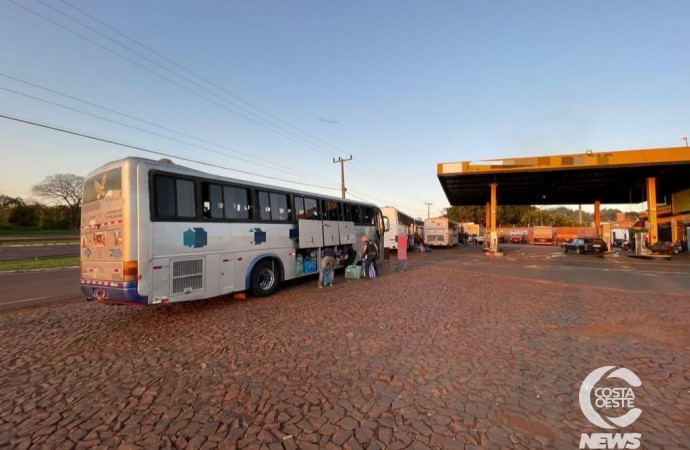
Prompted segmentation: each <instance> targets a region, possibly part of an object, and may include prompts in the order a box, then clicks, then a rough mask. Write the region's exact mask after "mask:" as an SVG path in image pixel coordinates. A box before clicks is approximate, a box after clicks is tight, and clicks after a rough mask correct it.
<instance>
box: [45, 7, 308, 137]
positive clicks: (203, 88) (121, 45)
mask: <svg viewBox="0 0 690 450" xmlns="http://www.w3.org/2000/svg"><path fill="white" fill-rule="evenodd" d="M36 1H37V2H39V3H41V4H42V5H44V6H47V7H48V8H50V9H52V10H53V11H55V12H57V13H58V14H60V15H62V16H64V17H67V18H68V19H70V20H72V21H74V22H76V23H78V24H79V25H81V26H83V27H85V28H87V29H89V30H91V31H93V32H94V33H96V34H98V35H100V36H102V37H104V38H106V39H107V40H109V41H110V42H113V43H115V44H117V45H119V46H120V47H122V48H124V49H125V50H129V51H130V52H132V53H134V54H135V55H137V56H139V57H140V58H143V59H145V60H146V61H148V62H150V63H152V64H155V65H156V66H158V67H160V68H161V69H163V70H165V71H167V72H170V73H171V74H173V75H175V76H177V77H179V78H181V79H183V80H185V81H186V82H187V83H189V84H191V85H193V86H196V87H198V88H199V89H202V90H204V91H206V92H208V93H209V94H211V95H213V96H215V97H217V98H219V99H221V100H223V101H225V102H227V103H230V104H231V105H233V106H235V107H236V108H239V109H240V110H242V111H244V112H246V113H247V114H251V115H252V116H254V117H256V118H257V119H259V120H262V121H264V122H266V123H268V124H270V125H271V126H274V127H276V128H278V129H279V130H281V131H284V132H285V133H288V134H290V135H292V136H294V137H295V138H297V139H300V140H302V141H304V142H307V144H310V145H311V143H309V142H308V141H306V140H304V139H303V138H302V137H300V136H298V135H296V134H294V133H292V132H290V131H288V130H286V129H284V128H282V127H279V126H278V125H276V124H274V123H273V122H271V121H270V120H266V119H264V118H263V117H261V116H259V115H257V114H254V113H253V112H251V111H249V110H247V109H246V108H243V107H242V106H240V105H238V104H236V103H233V102H231V101H229V100H227V99H225V98H223V97H221V96H220V95H218V94H216V93H215V92H213V91H211V90H209V89H206V88H205V87H203V86H201V85H199V84H197V83H195V82H194V81H192V80H190V79H188V78H185V77H183V76H182V75H180V74H179V73H177V72H174V71H172V70H170V69H168V68H167V67H165V66H163V65H161V64H159V63H157V62H156V61H153V60H152V59H151V58H148V57H146V56H144V55H142V54H141V53H139V52H137V51H135V50H132V49H131V48H130V47H128V46H126V45H124V44H122V43H120V42H118V41H116V40H114V39H112V38H111V37H109V36H107V35H105V34H103V33H101V32H100V31H98V30H96V29H94V28H92V27H90V26H88V25H86V24H85V23H84V22H81V21H79V20H77V19H75V18H74V17H72V16H70V15H69V14H66V13H64V12H62V11H60V10H59V9H57V8H55V7H54V6H51V5H49V4H47V3H46V2H44V1H43V0H36ZM69 6H72V5H69Z"/></svg>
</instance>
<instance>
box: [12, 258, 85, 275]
mask: <svg viewBox="0 0 690 450" xmlns="http://www.w3.org/2000/svg"><path fill="white" fill-rule="evenodd" d="M78 265H79V256H69V257H67V258H48V259H20V260H17V261H0V272H2V271H7V270H32V269H59V268H61V267H74V266H78Z"/></svg>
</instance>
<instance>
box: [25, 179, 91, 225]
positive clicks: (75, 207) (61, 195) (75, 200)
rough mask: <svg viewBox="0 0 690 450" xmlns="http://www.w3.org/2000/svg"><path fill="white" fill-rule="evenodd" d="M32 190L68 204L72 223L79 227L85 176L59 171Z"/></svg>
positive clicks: (39, 195)
mask: <svg viewBox="0 0 690 450" xmlns="http://www.w3.org/2000/svg"><path fill="white" fill-rule="evenodd" d="M31 191H32V192H33V193H34V194H35V195H37V196H38V197H43V198H46V199H49V200H53V201H57V202H59V203H62V204H65V205H67V207H68V208H69V212H70V224H71V225H72V226H73V227H75V228H78V227H79V215H80V211H81V199H82V195H83V192H84V177H81V176H78V175H73V174H71V173H58V174H55V175H51V176H49V177H47V178H46V179H44V180H43V181H41V182H40V183H38V184H36V185H34V186H33V187H32V188H31Z"/></svg>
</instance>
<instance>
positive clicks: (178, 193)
mask: <svg viewBox="0 0 690 450" xmlns="http://www.w3.org/2000/svg"><path fill="white" fill-rule="evenodd" d="M175 181H176V186H175V197H176V198H175V199H176V200H177V217H196V202H195V201H194V182H193V181H190V180H179V179H178V180H175Z"/></svg>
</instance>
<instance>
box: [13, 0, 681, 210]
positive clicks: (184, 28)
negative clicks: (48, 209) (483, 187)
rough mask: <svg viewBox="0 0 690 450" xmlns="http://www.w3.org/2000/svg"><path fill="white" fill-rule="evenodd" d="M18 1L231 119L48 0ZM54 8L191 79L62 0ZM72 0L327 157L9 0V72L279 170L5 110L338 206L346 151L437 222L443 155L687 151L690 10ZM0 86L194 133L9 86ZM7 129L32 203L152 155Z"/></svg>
mask: <svg viewBox="0 0 690 450" xmlns="http://www.w3.org/2000/svg"><path fill="white" fill-rule="evenodd" d="M17 1H18V2H20V3H21V4H22V5H23V6H25V7H27V8H30V9H32V10H34V11H36V12H38V13H40V14H42V15H44V16H45V17H48V18H50V19H51V20H54V21H56V22H58V23H60V24H62V25H64V26H66V27H68V28H70V29H73V30H75V31H78V32H79V33H81V34H83V35H85V36H88V37H89V38H90V39H93V40H94V41H97V42H98V43H100V44H101V45H104V46H106V47H108V48H111V49H112V50H114V51H117V52H118V53H121V54H122V55H126V56H127V57H128V58H131V59H132V60H135V61H137V62H139V63H141V64H142V65H145V66H147V67H150V68H151V69H152V70H155V71H157V72H159V73H161V74H165V76H166V77H169V78H174V79H176V80H178V81H179V83H181V84H183V85H185V86H189V87H190V89H192V90H195V91H198V92H200V93H203V94H204V95H206V96H207V97H210V98H214V100H215V101H217V102H219V103H221V104H225V105H227V107H228V108H230V109H236V108H235V107H234V106H232V105H230V104H227V103H224V102H223V101H222V100H219V99H217V98H215V97H212V96H211V95H210V94H208V93H205V92H203V91H201V90H199V89H197V88H195V87H193V86H191V85H188V84H187V83H186V82H185V81H183V80H181V79H179V78H176V77H175V76H174V75H171V74H169V73H166V72H165V71H163V70H162V69H160V68H158V67H156V66H154V65H151V64H150V63H148V62H146V61H145V60H142V59H141V58H139V57H138V56H136V55H134V54H133V53H131V52H129V51H127V50H125V49H123V48H122V47H119V46H117V45H116V44H113V43H112V42H109V41H107V40H105V39H104V38H102V37H101V36H99V35H97V34H95V33H93V32H92V31H90V30H88V29H86V28H84V27H82V26H81V25H79V24H77V23H75V22H73V21H71V20H70V19H68V18H66V17H65V16H62V15H60V14H58V13H57V12H56V11H54V10H52V9H50V8H48V7H46V6H45V5H44V4H41V3H39V2H38V1H36V0H17ZM42 1H43V2H45V3H47V4H49V5H51V6H53V7H54V8H56V9H58V10H60V11H63V12H64V13H66V14H69V15H72V16H73V17H75V18H77V19H78V20H80V21H82V22H84V23H86V24H88V25H89V26H91V27H93V28H95V29H98V30H99V31H101V32H103V33H106V34H108V35H109V36H111V37H112V38H113V39H116V40H118V41H119V42H122V43H123V44H126V45H128V46H130V47H132V48H134V49H136V50H137V51H139V52H141V53H143V54H146V55H147V56H150V57H152V58H154V59H155V60H156V61H159V62H160V63H161V64H164V65H166V66H167V67H169V68H171V69H174V70H176V71H177V72H179V73H181V74H184V72H182V71H181V70H180V69H178V68H176V67H175V66H171V65H170V64H168V63H167V62H165V61H164V60H161V59H159V58H157V57H156V56H155V55H152V54H151V53H149V52H147V51H146V50H144V49H142V48H140V47H137V46H136V45H135V44H133V43H132V42H130V41H127V40H126V39H124V38H122V37H121V36H119V35H117V34H116V33H114V32H112V31H111V30H108V29H107V28H105V27H103V26H102V25H100V24H98V23H97V22H94V21H93V20H92V19H90V18H88V17H86V16H84V15H82V14H81V13H79V12H77V11H76V10H74V9H72V8H70V7H69V6H68V5H66V4H65V3H62V2H61V1H60V0H42ZM67 1H69V2H70V3H71V4H73V5H75V6H77V7H78V8H80V9H82V10H84V11H85V12H87V13H89V14H91V15H93V16H94V17H97V18H99V19H101V20H103V21H104V22H106V23H108V24H109V25H111V26H113V27H115V28H116V29H118V30H120V31H122V32H123V33H125V34H127V35H128V36H130V37H132V38H134V39H136V40H138V41H140V42H142V43H144V44H145V45H147V46H149V47H151V48H152V49H154V50H156V51H157V52H160V53H161V54H163V55H165V56H166V57H168V58H170V59H171V60H173V61H175V62H177V63H179V64H181V65H182V66H184V67H186V68H188V69H190V70H192V71H194V72H195V73H198V74H200V75H202V76H203V77H205V78H206V79H208V80H210V81H212V82H214V83H216V84H217V85H219V86H221V87H223V88H224V89H226V90H228V91H230V92H232V93H233V94H234V95H236V96H238V97H240V98H242V99H244V100H246V101H248V102H250V103H251V104H253V105H256V106H259V107H260V108H262V109H263V110H265V111H267V112H269V113H271V114H272V115H273V116H275V117H278V118H280V119H281V120H283V121H285V122H287V123H289V124H290V125H292V126H294V127H296V128H297V129H299V130H300V131H296V130H294V129H291V128H288V127H287V126H286V125H284V124H282V123H280V122H277V121H276V120H275V119H273V118H270V117H267V116H265V115H263V113H261V112H259V111H257V110H254V109H252V107H251V106H248V105H246V104H243V103H241V102H240V101H239V100H237V99H233V98H232V97H229V96H227V95H225V94H222V95H225V97H226V98H228V99H230V100H231V101H233V102H235V103H237V104H239V105H242V106H243V107H245V108H247V109H250V110H252V111H253V112H255V113H256V114H258V115H260V116H261V117H263V118H266V119H267V120H270V121H271V122H274V123H276V124H280V126H281V127H283V128H285V129H287V130H289V131H290V132H291V133H294V134H296V135H299V136H301V137H302V138H304V139H306V140H308V141H310V142H311V143H312V144H313V145H312V147H318V148H319V149H310V148H307V147H305V146H303V145H301V144H299V143H297V142H295V141H294V140H290V139H287V138H285V137H282V136H279V135H278V134H275V133H273V132H271V131H269V130H267V129H266V128H263V127H261V126H258V125H256V124H255V123H252V122H250V121H248V120H246V119H245V118H242V117H240V116H239V115H236V114H233V113H231V112H229V111H227V110H225V109H223V108H221V107H219V106H217V105H216V104H213V103H211V102H208V101H206V100H204V99H201V98H199V97H197V96H195V95H193V94H191V93H189V92H188V91H185V90H184V89H181V88H180V87H178V86H175V85H174V84H172V83H169V82H167V81H165V80H163V79H161V78H158V77H156V76H155V75H153V74H151V73H149V72H146V71H145V70H142V69H141V68H139V67H136V66H134V65H132V64H130V63H128V62H126V61H124V60H123V59H120V58H118V57H117V56H115V55H112V54H110V53H108V52H106V51H105V50H103V49H102V48H99V47H96V46H95V45H93V44H91V43H89V42H87V41H84V40H82V39H81V38H79V37H77V36H74V35H72V34H70V33H68V32H67V31H65V30H63V29H61V28H59V27H57V26H55V25H53V24H51V23H49V22H46V21H45V20H43V19H41V18H39V17H37V16H35V15H33V14H31V13H29V12H27V11H25V10H23V9H21V8H20V7H18V6H16V5H14V4H12V3H10V2H9V1H8V0H3V1H2V2H0V61H1V62H0V73H3V74H5V75H10V76H13V77H16V78H19V79H22V80H25V81H29V82H31V83H35V84H38V85H40V86H44V87H47V88H50V89H54V90H57V91H60V92H62V93H65V94H69V95H72V96H75V97H79V98H81V99H84V100H88V101H90V102H93V103H96V104H98V105H101V106H105V107H108V108H111V109H114V110H117V111H120V112H124V113H127V114H130V115H133V116H137V117H139V118H143V119H146V120H148V121H150V122H153V123H156V124H160V125H164V126H166V127H168V128H172V129H175V130H178V131H180V132H183V133H186V134H189V135H193V136H195V137H199V138H202V139H205V140H208V141H212V142H214V143H219V144H222V145H224V146H227V147H231V148H233V149H237V150H239V151H241V152H244V153H247V154H255V155H257V156H258V157H259V158H261V159H264V160H266V161H269V162H270V163H271V164H273V165H272V166H270V167H267V166H265V165H262V164H261V163H260V162H259V161H257V160H250V161H251V162H245V161H238V160H236V159H234V158H233V157H231V156H230V157H229V156H223V155H218V154H214V153H210V152H208V151H204V150H200V149H198V148H193V147H188V146H185V145H183V144H180V143H176V142H172V141H168V140H165V139H163V138H160V137H156V136H152V135H148V134H145V133H143V132H140V131H135V130H131V129H128V128H125V127H122V126H119V125H115V124H112V123H108V122H104V121H102V120H99V119H95V118H91V117H87V116H83V115H81V114H78V113H75V112H70V111H66V110H63V109H61V108H58V107H56V106H52V105H45V104H41V103H40V102H37V101H35V100H32V99H28V98H23V97H19V96H17V95H16V94H12V93H9V92H5V91H0V113H2V114H9V115H14V116H19V117H23V118H28V119H32V120H36V121H39V122H43V123H47V124H52V125H57V126H61V127H65V128H69V129H73V130H78V131H83V132H86V133H91V134H95V135H98V136H102V137H106V138H111V139H115V140H120V141H125V142H128V143H132V144H136V145H140V146H144V147H148V148H152V149H160V150H163V151H166V152H169V153H171V154H176V155H184V156H186V157H192V158H194V159H198V160H203V161H207V162H213V163H216V164H220V165H223V166H228V167H233V168H236V169H240V170H247V171H252V172H257V173H260V174H264V175H269V176H276V177H282V178H286V179H291V180H297V181H302V182H307V183H314V184H317V185H321V186H328V187H331V188H332V189H330V190H325V189H321V188H318V189H316V190H318V191H319V192H323V193H330V194H333V195H339V194H340V192H339V190H338V189H339V183H340V168H339V165H337V164H333V163H332V158H333V157H337V156H343V157H347V156H349V154H352V155H353V156H354V161H353V162H348V163H346V182H347V187H348V189H349V190H350V191H351V192H352V193H354V194H355V195H358V196H360V197H364V198H367V199H368V200H372V201H374V202H376V203H377V204H379V205H380V206H384V205H394V206H397V207H399V208H400V209H402V210H403V211H405V212H407V213H409V214H412V215H415V216H423V217H425V216H426V212H427V207H426V206H425V204H424V203H425V202H432V203H433V206H432V210H431V211H432V215H433V214H438V212H439V210H440V209H441V208H443V207H445V206H448V202H447V200H446V198H445V196H444V194H443V191H442V189H441V187H440V184H439V182H438V179H437V178H436V164H437V163H439V162H451V161H461V160H469V159H484V158H501V157H514V156H527V155H542V154H543V155H548V154H559V153H575V152H581V151H585V150H587V149H592V150H594V151H598V150H607V151H611V150H622V149H634V148H652V147H674V146H681V145H684V143H683V142H681V141H680V137H681V136H682V135H684V134H690V120H689V114H688V112H689V108H690V89H689V88H688V80H690V52H689V51H688V43H689V42H690V2H686V1H680V0H678V1H668V2H649V1H605V2H601V1H580V2H545V1H522V2H512V1H503V2H498V1H497V2H470V1H455V0H453V1H436V2H419V1H416V2H412V1H399V0H396V1H376V2H371V1H348V2H345V1H342V2H323V1H282V0H281V1H270V2H269V1H260V0H254V1H249V2H247V1H242V2H240V1H228V2H215V1H195V2H181V1H171V0H166V1H153V0H151V1H144V2H142V1H134V0H121V1H117V2H93V1H85V0H67ZM185 76H187V77H189V78H190V79H194V78H193V77H192V76H191V75H189V74H185ZM194 80H195V81H197V82H198V83H200V84H202V85H203V86H205V87H207V88H208V89H212V90H213V89H214V88H212V87H210V86H208V85H206V84H204V83H203V82H202V81H199V80H197V79H194ZM0 87H3V88H9V89H14V90H18V91H21V92H24V93H26V94H30V95H34V96H38V97H41V98H44V99H48V100H51V101H54V102H58V103H62V104H65V105H69V106H71V107H75V108H79V109H83V110H86V111H89V112H92V113H96V114H99V115H103V116H105V117H108V118H110V119H112V120H118V121H124V122H126V123H128V124H131V125H135V126H139V127H142V128H146V129H149V130H151V131H155V132H158V133H162V134H166V135H170V136H174V137H177V138H181V137H180V136H175V135H174V134H171V133H169V132H167V131H162V130H158V129H155V128H153V127H150V126H148V125H142V124H140V123H137V122H134V121H132V120H130V119H124V118H122V117H118V116H117V115H114V114H111V113H106V112H103V111H99V110H98V109H96V108H93V107H90V106H85V105H81V104H79V103H78V102H75V101H71V100H66V99H64V98H61V97H59V96H56V95H54V94H49V93H46V92H43V91H41V90H38V89H36V88H32V87H28V86H25V85H22V84H21V83H18V82H16V81H12V80H9V79H7V78H4V77H0ZM242 114H244V115H247V114H246V113H242ZM247 116H248V115H247ZM248 117H251V118H252V119H253V120H257V121H259V120H258V119H256V118H255V117H252V116H248ZM320 119H325V120H320ZM332 122H337V123H332ZM262 123H263V122H262ZM266 126H268V127H269V128H271V127H270V125H266ZM301 131H305V132H307V133H309V134H311V135H312V136H315V137H317V138H319V139H320V140H321V141H323V142H325V143H328V144H330V145H333V146H335V147H337V148H338V150H336V149H335V148H333V147H329V146H328V145H326V144H324V143H322V142H318V141H314V140H313V139H312V138H310V137H308V136H306V135H304V134H302V133H301ZM0 136H1V139H0V152H2V164H1V165H0V193H5V194H9V195H13V196H22V197H29V196H30V187H31V186H32V185H33V184H34V183H36V182H39V181H40V180H41V179H43V178H44V177H45V176H47V175H50V174H52V173H56V172H70V173H76V174H80V175H85V174H86V173H88V172H89V171H91V170H93V169H95V168H97V167H98V166H100V165H101V164H104V163H106V162H108V161H110V160H113V159H117V158H121V157H124V156H127V155H140V156H146V155H145V154H142V153H138V152H135V151H132V150H127V149H124V148H120V147H115V146H112V145H108V144H101V143H96V142H91V141H88V140H84V139H81V138H77V137H71V136H67V135H62V134H58V133H55V132H52V131H48V130H40V129H37V128H34V127H31V126H28V125H23V124H18V123H13V122H8V121H6V120H4V119H2V120H0ZM181 139H184V140H187V141H189V142H195V143H196V144H199V145H202V146H208V145H207V144H203V143H200V142H198V141H192V140H190V139H187V138H181ZM209 147H210V146H209ZM211 148H214V149H215V150H217V151H221V152H228V151H227V150H225V149H220V148H215V147H211ZM228 153H229V152H228ZM231 155H232V154H231ZM192 166H194V165H192ZM281 166H282V167H286V168H288V169H289V172H284V171H282V170H281V169H280V167H281ZM194 167H197V168H202V169H203V167H200V166H194ZM204 170H209V171H211V172H213V173H222V171H220V170H216V169H204ZM295 172H301V174H295ZM226 173H227V174H228V175H230V176H236V177H238V178H243V179H250V180H259V178H257V177H253V176H246V175H241V174H232V173H231V172H226ZM374 178H376V181H374ZM276 184H280V185H285V186H292V187H296V188H298V187H299V186H296V185H290V184H285V183H280V182H276ZM624 208H625V209H626V210H627V208H628V206H627V205H624ZM586 209H591V208H589V207H587V208H586Z"/></svg>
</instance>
